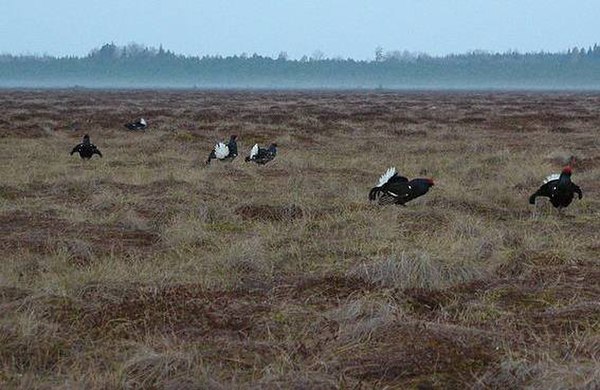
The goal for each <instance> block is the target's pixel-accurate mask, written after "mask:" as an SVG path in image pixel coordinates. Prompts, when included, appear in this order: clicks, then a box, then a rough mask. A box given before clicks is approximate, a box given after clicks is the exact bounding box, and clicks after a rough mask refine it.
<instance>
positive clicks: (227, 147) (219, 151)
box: [206, 135, 238, 164]
mask: <svg viewBox="0 0 600 390" xmlns="http://www.w3.org/2000/svg"><path fill="white" fill-rule="evenodd" d="M236 139H237V135H232V136H231V137H230V138H229V142H227V143H225V142H219V143H217V144H216V145H215V147H214V148H213V150H212V151H211V152H210V154H209V155H208V159H207V160H206V164H210V160H212V159H217V160H220V161H233V159H235V158H236V157H237V155H238V147H237V141H236Z"/></svg>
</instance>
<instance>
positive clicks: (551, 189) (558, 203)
mask: <svg viewBox="0 0 600 390" xmlns="http://www.w3.org/2000/svg"><path fill="white" fill-rule="evenodd" d="M572 173H573V171H572V169H571V167H570V166H566V167H564V168H563V170H562V172H561V173H560V175H559V174H557V173H555V174H553V175H550V176H548V177H546V179H545V180H544V184H542V186H541V187H540V188H539V189H538V190H537V191H536V192H535V193H534V194H533V195H531V196H530V197H529V203H530V204H535V199H536V198H537V197H538V196H545V197H548V198H550V202H551V203H552V206H554V207H556V208H558V209H559V210H560V209H562V208H564V207H567V206H568V205H570V204H571V202H572V201H573V198H574V197H575V194H577V195H578V196H579V199H581V198H582V197H583V193H582V192H581V188H579V186H577V185H576V184H575V183H573V182H572V181H571V174H572Z"/></svg>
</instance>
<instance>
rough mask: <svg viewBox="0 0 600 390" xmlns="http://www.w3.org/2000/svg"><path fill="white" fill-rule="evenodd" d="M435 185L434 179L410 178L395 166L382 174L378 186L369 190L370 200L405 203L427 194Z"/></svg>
mask: <svg viewBox="0 0 600 390" xmlns="http://www.w3.org/2000/svg"><path fill="white" fill-rule="evenodd" d="M433 185H434V183H433V180H432V179H428V178H417V179H413V180H410V181H409V180H408V179H407V178H406V177H404V176H400V175H398V174H397V173H396V169H395V168H389V169H388V170H387V171H386V173H384V174H383V175H381V177H380V178H379V183H378V184H377V186H375V187H373V188H372V189H371V191H369V200H371V201H374V200H378V201H379V204H390V203H394V204H399V205H404V204H405V203H407V202H409V201H411V200H413V199H415V198H418V197H420V196H423V195H425V194H426V193H427V192H428V191H429V189H430V188H431V187H432V186H433Z"/></svg>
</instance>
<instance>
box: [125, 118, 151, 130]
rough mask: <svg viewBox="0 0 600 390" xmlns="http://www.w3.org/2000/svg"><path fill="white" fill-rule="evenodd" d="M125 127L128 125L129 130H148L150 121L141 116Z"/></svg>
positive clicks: (126, 125)
mask: <svg viewBox="0 0 600 390" xmlns="http://www.w3.org/2000/svg"><path fill="white" fill-rule="evenodd" d="M125 127H127V128H128V129H129V130H146V127H148V123H147V122H146V120H145V119H144V118H140V119H139V120H137V121H135V122H131V123H126V124H125Z"/></svg>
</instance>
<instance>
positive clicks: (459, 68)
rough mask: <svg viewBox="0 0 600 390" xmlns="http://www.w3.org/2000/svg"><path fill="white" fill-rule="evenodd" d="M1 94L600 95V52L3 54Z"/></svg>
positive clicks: (109, 50) (110, 48)
mask: <svg viewBox="0 0 600 390" xmlns="http://www.w3.org/2000/svg"><path fill="white" fill-rule="evenodd" d="M0 87H5V88H13V87H31V88H38V87H42V88H43V87H48V88H50V87H86V88H265V89H285V88H299V89H303V88H327V89H360V88H365V89H489V88H492V89H589V90H598V89H600V46H598V45H594V46H593V47H589V48H572V49H569V50H567V51H565V52H561V53H546V52H537V53H518V52H507V53H487V52H481V51H474V52H469V53H465V54H453V55H447V56H429V55H426V54H415V53H410V52H406V51H404V52H401V51H384V50H383V49H382V48H377V49H376V50H375V53H374V57H373V59H372V60H368V61H357V60H353V59H343V58H327V57H326V56H325V55H324V54H323V53H320V52H315V53H314V54H313V55H311V56H304V57H302V58H301V59H289V58H288V56H287V55H286V53H284V52H282V53H280V54H279V56H278V57H277V58H271V57H266V56H260V55H257V54H254V55H245V54H242V55H236V56H227V57H223V56H219V55H216V56H203V57H199V56H185V55H178V54H175V53H173V52H171V51H169V50H164V49H163V48H162V47H160V48H158V49H157V48H151V47H145V46H141V45H138V44H130V45H127V46H117V45H115V44H112V43H111V44H106V45H104V46H102V47H100V48H98V49H94V50H92V51H91V52H90V53H89V54H88V55H87V56H84V57H51V56H25V55H10V54H4V55H0Z"/></svg>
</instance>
